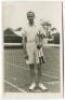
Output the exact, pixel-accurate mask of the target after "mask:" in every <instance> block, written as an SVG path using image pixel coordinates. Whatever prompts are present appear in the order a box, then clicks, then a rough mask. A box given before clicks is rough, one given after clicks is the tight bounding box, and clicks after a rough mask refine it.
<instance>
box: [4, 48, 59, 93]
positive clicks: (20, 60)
mask: <svg viewBox="0 0 65 100" xmlns="http://www.w3.org/2000/svg"><path fill="white" fill-rule="evenodd" d="M44 54H45V57H46V63H45V64H43V65H42V82H43V83H44V84H45V86H47V88H48V91H46V92H52V93H54V92H60V64H59V63H60V62H59V58H60V52H59V47H45V48H44ZM29 84H30V76H29V67H28V66H27V65H26V64H25V60H24V53H23V49H22V48H6V49H4V91H5V92H19V93H20V92H29V90H28V86H29ZM36 92H40V93H41V92H42V91H41V90H34V93H36Z"/></svg>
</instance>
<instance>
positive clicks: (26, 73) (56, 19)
mask: <svg viewBox="0 0 65 100" xmlns="http://www.w3.org/2000/svg"><path fill="white" fill-rule="evenodd" d="M2 31H3V49H4V79H3V81H4V82H3V83H4V94H9V93H12V94H14V93H16V95H17V94H18V93H21V95H22V93H34V94H35V93H39V94H41V93H42V94H43V95H44V94H47V95H48V94H50V95H51V96H53V94H54V95H57V94H58V95H59V96H63V52H62V51H63V50H62V48H63V3H62V2H57V1H55V2H52V1H35V2H33V1H31V2H30V1H13V2H8V1H7V2H5V1H4V2H2ZM47 95H46V96H47Z"/></svg>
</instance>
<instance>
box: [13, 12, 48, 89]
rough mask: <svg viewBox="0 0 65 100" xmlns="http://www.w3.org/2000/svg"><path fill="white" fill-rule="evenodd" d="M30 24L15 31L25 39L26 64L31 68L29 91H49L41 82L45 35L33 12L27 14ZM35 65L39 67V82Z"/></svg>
mask: <svg viewBox="0 0 65 100" xmlns="http://www.w3.org/2000/svg"><path fill="white" fill-rule="evenodd" d="M27 19H28V23H27V25H25V27H24V28H22V29H21V28H20V29H19V30H16V31H14V33H16V34H17V35H18V36H21V37H23V44H24V52H25V53H24V54H25V57H26V63H27V64H28V65H29V68H30V77H31V84H30V86H29V90H34V89H35V88H36V87H39V88H40V89H42V90H47V88H46V86H44V84H42V82H41V76H42V73H41V63H43V62H45V60H44V54H43V48H42V39H43V38H42V37H43V36H44V35H45V33H44V32H43V30H42V29H41V27H38V26H37V25H36V24H35V13H34V12H32V11H29V12H27ZM35 63H36V65H37V80H36V79H35V76H36V74H35V66H34V65H35Z"/></svg>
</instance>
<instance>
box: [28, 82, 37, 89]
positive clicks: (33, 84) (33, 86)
mask: <svg viewBox="0 0 65 100" xmlns="http://www.w3.org/2000/svg"><path fill="white" fill-rule="evenodd" d="M35 87H36V83H35V82H34V83H32V84H31V85H30V86H29V90H31V91H32V90H34V89H35Z"/></svg>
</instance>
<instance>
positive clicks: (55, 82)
mask: <svg viewBox="0 0 65 100" xmlns="http://www.w3.org/2000/svg"><path fill="white" fill-rule="evenodd" d="M44 83H47V84H49V85H55V84H58V83H60V81H50V82H44Z"/></svg>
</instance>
